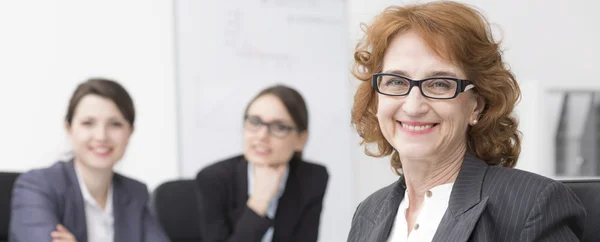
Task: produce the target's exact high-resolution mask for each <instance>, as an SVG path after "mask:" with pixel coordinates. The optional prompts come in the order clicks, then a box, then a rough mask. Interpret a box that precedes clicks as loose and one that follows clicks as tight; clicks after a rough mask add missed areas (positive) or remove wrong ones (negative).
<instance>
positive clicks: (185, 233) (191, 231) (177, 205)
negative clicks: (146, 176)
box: [154, 180, 201, 242]
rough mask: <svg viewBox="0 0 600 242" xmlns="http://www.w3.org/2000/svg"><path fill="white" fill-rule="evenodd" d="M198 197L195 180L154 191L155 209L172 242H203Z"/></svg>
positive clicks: (165, 185)
mask: <svg viewBox="0 0 600 242" xmlns="http://www.w3.org/2000/svg"><path fill="white" fill-rule="evenodd" d="M198 206H199V204H198V197H197V189H196V183H195V181H194V180H177V181H169V182H166V183H163V184H161V185H160V186H158V187H157V188H156V189H155V190H154V209H155V210H156V216H157V217H158V220H159V222H160V224H161V225H162V226H163V228H164V230H165V232H166V233H167V235H168V236H169V238H170V239H171V241H172V242H192V241H193V242H199V241H201V233H200V220H199V215H200V212H199V209H198Z"/></svg>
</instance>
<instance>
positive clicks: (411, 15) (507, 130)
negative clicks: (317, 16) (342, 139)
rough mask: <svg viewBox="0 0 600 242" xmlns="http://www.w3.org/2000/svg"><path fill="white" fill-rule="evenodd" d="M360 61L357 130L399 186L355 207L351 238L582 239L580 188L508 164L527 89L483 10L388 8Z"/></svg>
mask: <svg viewBox="0 0 600 242" xmlns="http://www.w3.org/2000/svg"><path fill="white" fill-rule="evenodd" d="M354 59H355V69H354V71H353V74H354V75H355V76H356V77H357V78H358V79H360V80H361V81H362V83H361V84H360V86H359V87H358V90H357V92H356V94H355V97H354V106H353V109H352V123H353V125H354V126H355V128H356V131H357V132H358V134H359V135H360V136H361V137H362V139H363V140H362V142H363V143H372V144H375V145H377V148H378V149H377V150H376V151H371V152H367V154H368V155H372V156H376V157H383V156H391V167H392V168H393V169H394V170H395V172H396V173H397V174H398V175H399V179H398V180H397V181H396V182H394V183H392V184H391V185H389V186H387V187H384V188H382V189H380V190H378V191H376V192H375V193H373V194H371V195H370V196H369V197H367V198H366V199H365V200H364V201H362V202H361V203H360V204H359V205H358V208H357V210H356V212H355V214H354V217H353V220H352V226H351V230H350V233H349V236H348V241H352V242H364V241H389V242H400V241H402V242H404V241H452V242H463V241H579V240H580V239H581V238H582V235H583V226H584V223H585V209H584V208H583V206H582V204H581V202H580V201H579V200H578V199H577V197H576V196H575V194H574V193H573V192H571V191H570V190H569V189H568V188H567V187H566V186H565V185H563V184H562V183H560V182H558V181H555V180H552V179H549V178H546V177H543V176H540V175H536V174H533V173H529V172H525V171H521V170H517V169H512V168H513V167H514V166H515V165H516V162H517V158H518V156H519V152H520V149H521V146H520V133H519V131H518V130H517V120H516V119H515V117H513V116H512V113H513V108H514V107H515V103H516V102H517V100H518V99H519V96H520V90H519V86H518V83H517V81H516V79H515V77H514V75H513V73H511V72H510V70H508V69H507V67H506V66H505V64H504V62H503V60H502V52H501V50H500V47H499V44H498V42H496V41H495V40H494V38H493V35H492V33H491V31H490V27H489V24H488V23H487V20H486V19H485V17H484V16H483V15H482V14H481V13H480V12H478V11H477V10H476V9H474V8H472V7H470V6H468V5H464V4H461V3H457V2H452V1H435V2H429V3H422V4H414V5H404V6H391V7H389V8H387V9H385V10H384V11H383V12H382V13H380V14H379V15H378V16H377V17H376V18H375V19H374V20H373V22H372V23H371V24H370V25H369V26H366V28H365V37H364V39H363V40H362V41H361V42H360V43H359V45H357V47H356V50H355V52H354ZM365 149H367V148H365ZM548 162H550V161H548Z"/></svg>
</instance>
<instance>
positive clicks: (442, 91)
mask: <svg viewBox="0 0 600 242" xmlns="http://www.w3.org/2000/svg"><path fill="white" fill-rule="evenodd" d="M421 88H422V89H423V93H425V95H427V96H428V97H432V98H450V97H453V96H454V95H456V91H457V90H458V83H456V81H455V80H449V79H430V80H427V81H424V82H423V83H422V84H421Z"/></svg>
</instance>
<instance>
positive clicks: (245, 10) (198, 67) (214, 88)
mask: <svg viewBox="0 0 600 242" xmlns="http://www.w3.org/2000/svg"><path fill="white" fill-rule="evenodd" d="M345 9H346V8H345V4H344V2H343V1H339V0H337V1H333V0H328V1H325V0H321V1H316V0H297V1H296V0H295V1H291V0H276V1H269V0H260V1H259V0H244V1H242V0H234V1H214V0H211V1H192V0H186V1H176V6H175V16H176V25H175V29H176V35H175V36H176V40H175V42H176V49H177V51H176V55H177V57H176V60H177V82H178V92H177V95H178V105H177V106H178V115H179V117H178V120H179V125H178V127H179V131H178V133H179V143H180V150H179V157H180V161H181V164H180V167H181V174H182V175H183V177H186V178H192V177H194V176H195V175H196V174H197V172H198V171H199V170H200V169H202V168H203V167H205V166H207V165H209V164H212V163H214V162H216V161H218V160H221V159H223V158H227V157H230V156H233V155H236V154H240V153H241V152H242V121H243V119H242V118H243V111H244V108H245V107H246V105H247V103H248V101H249V100H250V99H251V98H252V97H253V96H254V95H256V94H257V93H258V92H259V91H260V90H261V89H263V88H265V87H267V86H269V85H273V84H275V83H283V84H286V85H289V86H291V87H294V88H296V89H297V90H298V91H299V92H300V93H301V94H302V95H303V96H304V98H305V99H306V102H307V105H308V109H309V140H308V143H307V147H306V149H305V151H304V156H305V157H306V158H307V159H308V160H311V161H314V162H316V163H320V164H323V165H325V166H326V167H327V168H328V170H329V174H330V181H329V186H328V190H327V195H326V201H325V205H324V211H323V214H322V218H321V233H320V240H321V241H344V240H345V239H346V236H347V234H348V230H349V228H350V222H351V219H352V214H353V213H354V210H355V208H356V207H355V201H354V199H355V197H354V193H353V190H354V189H352V184H353V183H352V182H353V179H352V175H353V170H352V162H353V161H352V157H351V155H352V153H353V152H351V143H350V142H351V141H350V140H352V139H351V136H350V135H351V126H350V108H351V107H350V101H351V100H350V99H349V98H348V97H349V92H350V91H351V90H350V87H351V85H350V80H349V70H350V66H349V64H350V61H349V60H350V54H349V53H348V50H349V48H348V38H347V29H346V26H347V24H346V22H345V21H346V20H345ZM352 147H357V146H356V144H353V146H352ZM353 149H356V148H353Z"/></svg>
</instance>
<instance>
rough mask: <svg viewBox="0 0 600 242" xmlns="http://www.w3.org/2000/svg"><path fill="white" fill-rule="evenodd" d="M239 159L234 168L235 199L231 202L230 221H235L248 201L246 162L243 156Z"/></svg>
mask: <svg viewBox="0 0 600 242" xmlns="http://www.w3.org/2000/svg"><path fill="white" fill-rule="evenodd" d="M239 159H240V161H239V163H238V164H237V166H236V169H235V176H234V177H233V178H234V179H235V191H233V192H234V193H235V200H234V204H233V210H232V211H233V213H232V214H230V216H231V217H230V218H229V219H230V221H237V219H238V218H240V217H241V216H242V214H243V213H244V210H245V209H246V202H247V201H248V162H247V161H246V159H244V158H243V156H240V157H239Z"/></svg>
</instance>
